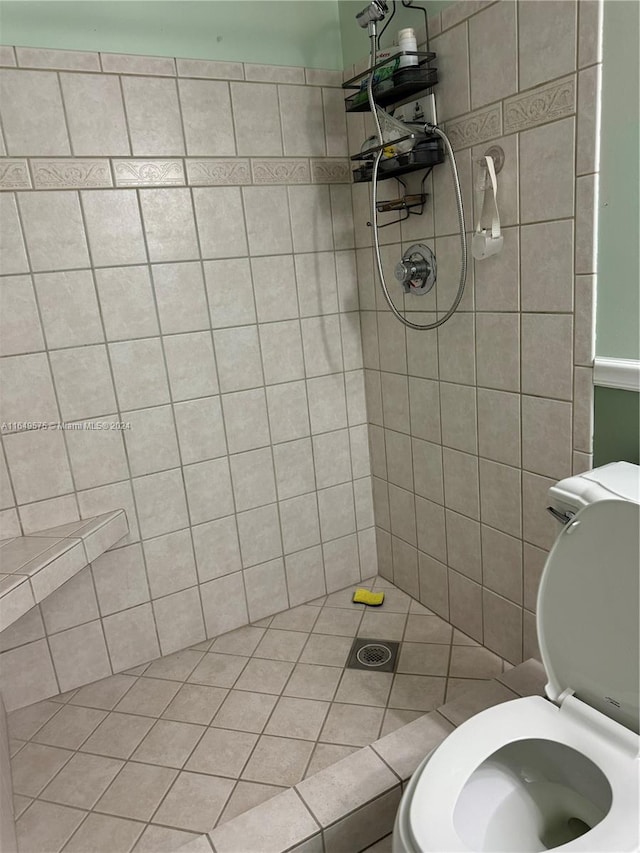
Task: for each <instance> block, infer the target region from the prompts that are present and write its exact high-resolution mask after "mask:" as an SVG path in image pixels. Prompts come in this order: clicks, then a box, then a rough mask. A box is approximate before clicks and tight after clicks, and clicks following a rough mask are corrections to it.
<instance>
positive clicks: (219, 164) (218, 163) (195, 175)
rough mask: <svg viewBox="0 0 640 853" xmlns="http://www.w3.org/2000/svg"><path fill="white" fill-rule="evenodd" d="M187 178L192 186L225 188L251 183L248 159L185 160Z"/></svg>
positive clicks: (214, 158) (212, 158) (209, 158)
mask: <svg viewBox="0 0 640 853" xmlns="http://www.w3.org/2000/svg"><path fill="white" fill-rule="evenodd" d="M186 162H187V177H188V180H189V183H190V184H191V185H192V186H212V187H215V186H225V185H236V186H237V185H240V184H250V183H251V169H250V167H249V160H248V159H246V160H245V159H240V160H239V159H237V158H236V157H228V158H226V157H207V158H206V159H203V160H194V159H191V160H187V161H186Z"/></svg>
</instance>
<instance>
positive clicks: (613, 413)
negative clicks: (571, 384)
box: [594, 0, 640, 465]
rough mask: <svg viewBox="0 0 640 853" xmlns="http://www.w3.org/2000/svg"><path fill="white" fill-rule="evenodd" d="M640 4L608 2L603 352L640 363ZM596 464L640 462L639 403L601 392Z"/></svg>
mask: <svg viewBox="0 0 640 853" xmlns="http://www.w3.org/2000/svg"><path fill="white" fill-rule="evenodd" d="M639 30H640V5H639V4H638V3H635V2H626V0H605V4H604V43H603V65H602V132H601V138H600V145H601V148H600V158H601V159H600V169H601V171H600V203H599V226H598V308H597V322H596V352H597V354H598V355H600V356H608V357H610V358H634V359H637V358H640V285H639V282H640V264H639V262H638V233H639V231H640V214H639V202H638V185H639V184H640V174H639V168H638V164H639V156H640V151H639V133H638V128H639V124H640V119H639V115H638V102H639V99H640V92H639V85H638V80H639V71H640V69H639V53H640V43H639V35H638V34H639ZM594 424H595V431H594V463H595V464H596V465H604V464H605V463H606V462H612V461H615V460H618V459H626V460H627V461H629V462H636V463H637V462H638V461H639V459H638V457H639V446H640V397H639V395H638V394H636V393H634V392H633V391H620V390H618V389H615V388H596V389H595V412H594Z"/></svg>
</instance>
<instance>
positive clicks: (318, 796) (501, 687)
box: [178, 659, 546, 853]
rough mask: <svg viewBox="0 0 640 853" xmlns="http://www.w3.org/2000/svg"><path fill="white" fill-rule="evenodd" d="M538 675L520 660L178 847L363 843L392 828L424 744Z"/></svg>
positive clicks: (231, 851) (300, 848)
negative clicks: (495, 675) (500, 673)
mask: <svg viewBox="0 0 640 853" xmlns="http://www.w3.org/2000/svg"><path fill="white" fill-rule="evenodd" d="M545 682H546V675H545V671H544V668H543V667H542V664H541V663H540V662H539V661H537V660H534V659H531V660H528V661H526V662H525V663H522V664H520V665H519V666H516V667H514V668H513V669H510V670H508V671H507V672H505V673H503V674H502V675H501V676H499V678H498V679H494V680H493V681H487V682H485V683H484V684H480V685H476V686H474V687H472V688H470V689H469V690H468V691H467V692H466V693H464V694H463V695H462V696H460V697H458V698H457V699H454V700H452V701H451V702H447V703H446V704H445V705H441V706H440V707H439V708H438V709H437V710H436V711H432V712H431V713H429V714H425V715H424V716H423V717H419V718H418V719H417V720H414V721H413V722H411V723H409V724H408V725H406V726H403V727H402V728H400V729H396V731H394V732H391V734H388V735H386V736H385V737H383V738H380V739H379V740H377V741H375V743H372V744H371V745H370V746H365V747H364V748H363V749H360V750H358V751H357V752H354V753H352V754H351V755H349V756H347V757H346V758H343V759H342V761H338V762H337V763H336V764H332V765H331V766H330V767H326V768H325V769H324V770H320V771H319V772H318V773H316V774H314V775H313V776H310V777H309V778H308V779H305V780H304V781H302V782H300V783H299V784H298V785H296V786H295V788H289V790H287V791H284V792H283V793H282V794H278V795H277V796H276V797H273V798H272V799H270V800H267V801H266V802H264V803H262V804H261V805H259V806H256V807H255V808H253V809H251V810H250V811H247V812H244V814H241V815H238V817H235V818H233V819H232V820H230V821H227V822H226V823H224V824H221V825H219V826H218V827H216V829H214V830H213V831H212V832H210V833H209V834H208V835H202V836H200V837H199V838H196V839H194V840H193V841H190V842H189V843H188V844H185V845H184V846H182V847H180V848H179V851H178V853H212V851H213V853H248V851H258V850H259V851H260V853H360V851H367V850H368V849H369V848H370V847H372V845H374V844H376V842H378V841H380V839H383V838H385V837H386V836H388V835H389V834H390V833H391V831H392V830H393V822H394V820H395V814H396V810H397V808H398V805H399V803H400V797H401V796H402V790H403V788H404V785H405V783H406V782H407V781H408V780H409V778H410V777H411V775H412V774H413V772H414V771H415V769H416V768H417V767H418V765H419V764H420V762H421V761H422V760H423V758H424V757H425V756H426V755H427V753H428V752H430V751H431V750H432V749H433V748H434V747H436V746H437V745H438V744H439V743H440V742H441V741H443V740H444V738H445V737H446V736H447V735H448V734H449V733H450V732H452V731H453V729H455V728H456V726H459V725H460V724H461V723H463V722H464V721H465V720H467V719H469V717H472V716H473V715H474V714H477V713H478V712H480V711H483V710H485V709H486V708H490V707H491V706H493V705H499V704H500V703H501V702H508V701H509V700H511V699H518V698H519V697H521V696H532V695H543V692H544V684H545ZM376 849H377V848H376ZM371 853H373V850H372V851H371Z"/></svg>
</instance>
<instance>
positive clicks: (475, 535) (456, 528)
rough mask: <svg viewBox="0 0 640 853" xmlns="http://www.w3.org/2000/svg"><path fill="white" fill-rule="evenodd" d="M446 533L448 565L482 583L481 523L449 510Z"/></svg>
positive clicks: (447, 512)
mask: <svg viewBox="0 0 640 853" xmlns="http://www.w3.org/2000/svg"><path fill="white" fill-rule="evenodd" d="M446 531H447V533H446V536H447V563H448V565H449V566H450V567H451V568H452V569H456V571H458V572H461V573H462V574H463V575H466V576H467V577H468V578H471V579H472V580H475V581H477V582H478V583H481V582H482V566H483V561H482V553H481V549H480V524H479V522H477V521H474V520H473V519H471V518H467V517H466V516H465V515H460V514H459V513H457V512H451V510H447V511H446Z"/></svg>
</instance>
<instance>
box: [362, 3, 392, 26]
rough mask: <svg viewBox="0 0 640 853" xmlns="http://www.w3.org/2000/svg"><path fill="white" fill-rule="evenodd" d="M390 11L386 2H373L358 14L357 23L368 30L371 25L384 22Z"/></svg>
mask: <svg viewBox="0 0 640 853" xmlns="http://www.w3.org/2000/svg"><path fill="white" fill-rule="evenodd" d="M388 11H389V7H388V6H387V4H386V3H385V0H371V3H369V5H368V6H365V7H364V9H363V10H362V11H361V12H358V14H357V15H356V21H357V22H358V23H359V24H360V26H361V27H362V28H363V29H366V28H367V27H368V26H369V24H371V23H375V22H376V21H382V20H383V18H384V16H385V15H386V14H387V12H388Z"/></svg>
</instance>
